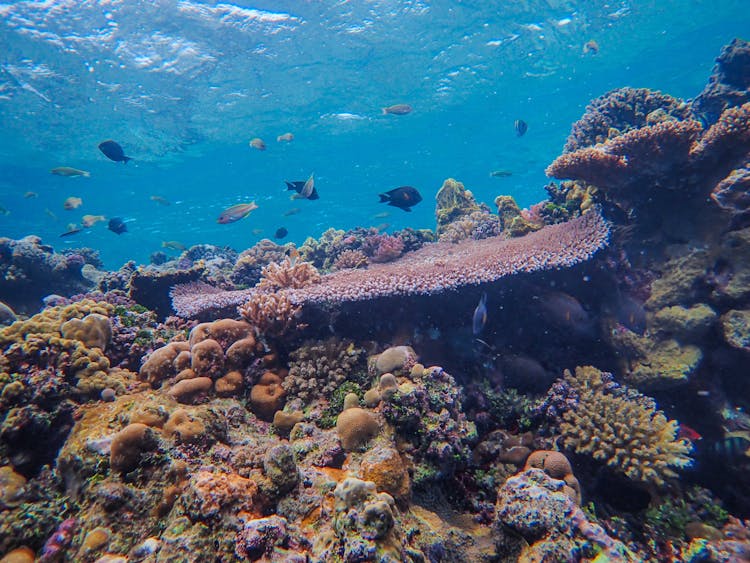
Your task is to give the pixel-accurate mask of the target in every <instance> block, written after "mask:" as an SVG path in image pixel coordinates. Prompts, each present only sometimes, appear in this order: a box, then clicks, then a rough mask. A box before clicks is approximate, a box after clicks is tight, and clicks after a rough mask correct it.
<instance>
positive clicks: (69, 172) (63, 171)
mask: <svg viewBox="0 0 750 563" xmlns="http://www.w3.org/2000/svg"><path fill="white" fill-rule="evenodd" d="M50 174H54V175H55V176H65V177H66V178H73V177H75V176H83V177H84V178H89V177H90V176H91V173H90V172H87V171H86V170H78V168H71V167H70V166H58V167H57V168H53V169H52V170H50Z"/></svg>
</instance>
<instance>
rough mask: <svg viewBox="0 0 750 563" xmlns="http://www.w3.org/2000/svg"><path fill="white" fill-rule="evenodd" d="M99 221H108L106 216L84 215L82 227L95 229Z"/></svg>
mask: <svg viewBox="0 0 750 563" xmlns="http://www.w3.org/2000/svg"><path fill="white" fill-rule="evenodd" d="M99 221H106V218H105V217H104V215H84V216H83V218H81V225H83V226H84V227H86V228H88V227H93V226H94V225H96V224H97V223H98V222H99Z"/></svg>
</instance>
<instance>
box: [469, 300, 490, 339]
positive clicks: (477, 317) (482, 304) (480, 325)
mask: <svg viewBox="0 0 750 563" xmlns="http://www.w3.org/2000/svg"><path fill="white" fill-rule="evenodd" d="M486 322H487V292H486V291H485V292H484V293H482V298H481V299H480V300H479V304H478V305H477V308H476V309H474V317H473V319H472V329H473V331H474V336H477V335H478V334H480V333H481V332H482V329H484V325H485V323H486Z"/></svg>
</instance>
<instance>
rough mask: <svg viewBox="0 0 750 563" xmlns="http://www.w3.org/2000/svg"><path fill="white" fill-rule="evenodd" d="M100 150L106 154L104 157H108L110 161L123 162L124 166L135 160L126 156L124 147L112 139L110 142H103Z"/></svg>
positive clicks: (100, 144)
mask: <svg viewBox="0 0 750 563" xmlns="http://www.w3.org/2000/svg"><path fill="white" fill-rule="evenodd" d="M99 150H100V151H102V152H103V153H104V156H106V157H107V158H108V159H110V160H114V161H115V162H122V163H123V164H127V163H128V160H133V159H132V158H130V157H129V156H125V152H124V151H123V150H122V147H121V146H120V145H118V144H117V143H115V142H114V141H113V140H111V139H110V140H109V141H102V142H101V143H99Z"/></svg>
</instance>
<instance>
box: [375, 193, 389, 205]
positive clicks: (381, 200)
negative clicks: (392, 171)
mask: <svg viewBox="0 0 750 563" xmlns="http://www.w3.org/2000/svg"><path fill="white" fill-rule="evenodd" d="M378 197H380V201H379V202H378V203H383V202H384V201H389V200H390V199H391V198H390V196H389V195H386V194H378Z"/></svg>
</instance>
